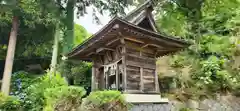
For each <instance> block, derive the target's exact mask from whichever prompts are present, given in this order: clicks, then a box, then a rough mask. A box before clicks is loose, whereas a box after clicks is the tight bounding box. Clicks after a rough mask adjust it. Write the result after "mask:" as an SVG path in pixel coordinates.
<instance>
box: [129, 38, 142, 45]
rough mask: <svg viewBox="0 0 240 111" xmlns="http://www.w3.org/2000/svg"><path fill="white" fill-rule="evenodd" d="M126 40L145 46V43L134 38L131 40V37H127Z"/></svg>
mask: <svg viewBox="0 0 240 111" xmlns="http://www.w3.org/2000/svg"><path fill="white" fill-rule="evenodd" d="M124 39H126V40H129V41H133V42H137V43H141V44H144V42H143V41H141V40H138V39H134V38H130V37H125V38H124Z"/></svg>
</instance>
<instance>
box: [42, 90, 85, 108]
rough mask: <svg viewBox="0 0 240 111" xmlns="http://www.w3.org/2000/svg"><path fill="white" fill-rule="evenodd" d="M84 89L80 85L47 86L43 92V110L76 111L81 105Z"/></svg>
mask: <svg viewBox="0 0 240 111" xmlns="http://www.w3.org/2000/svg"><path fill="white" fill-rule="evenodd" d="M85 94H86V91H85V90H84V88H82V87H74V86H61V87H57V88H49V89H47V90H46V92H44V97H45V98H46V107H45V108H44V111H76V110H77V109H79V107H80V106H81V102H82V97H83V96H84V95H85Z"/></svg>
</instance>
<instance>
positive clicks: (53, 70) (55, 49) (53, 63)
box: [50, 23, 60, 74]
mask: <svg viewBox="0 0 240 111" xmlns="http://www.w3.org/2000/svg"><path fill="white" fill-rule="evenodd" d="M59 33H60V30H59V24H58V23H57V24H56V29H55V35H54V45H53V52H52V60H51V70H50V74H55V73H56V67H57V58H58V46H59V36H60V34H59Z"/></svg>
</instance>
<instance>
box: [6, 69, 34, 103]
mask: <svg viewBox="0 0 240 111" xmlns="http://www.w3.org/2000/svg"><path fill="white" fill-rule="evenodd" d="M37 81H38V78H37V77H36V76H34V74H30V73H27V72H24V71H18V72H16V73H14V74H13V75H12V79H11V93H10V94H11V95H14V96H17V97H19V98H20V99H24V98H25V97H26V90H27V89H28V87H29V85H31V84H34V83H36V82H37Z"/></svg>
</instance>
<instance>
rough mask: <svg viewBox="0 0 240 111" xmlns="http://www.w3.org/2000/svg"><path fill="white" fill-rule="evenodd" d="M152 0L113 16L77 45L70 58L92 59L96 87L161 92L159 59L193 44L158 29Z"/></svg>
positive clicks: (68, 55)
mask: <svg viewBox="0 0 240 111" xmlns="http://www.w3.org/2000/svg"><path fill="white" fill-rule="evenodd" d="M152 11H153V6H152V3H151V2H145V3H144V4H143V5H141V6H140V7H138V8H137V9H135V10H133V11H132V12H130V13H129V14H128V15H127V16H126V17H123V18H119V17H115V18H113V19H112V20H111V21H110V22H109V23H108V24H107V25H105V26H104V27H103V28H102V29H101V30H99V31H98V32H97V33H95V34H94V35H93V36H92V37H90V38H89V39H88V40H86V41H85V42H83V43H82V44H80V45H79V46H77V47H76V48H75V49H73V50H72V51H71V52H70V53H69V54H67V57H68V59H72V60H74V59H77V60H83V61H90V62H92V63H93V68H92V85H91V87H92V90H106V89H107V90H108V89H109V90H119V91H121V92H123V93H125V94H158V93H159V91H160V89H159V84H158V74H157V73H156V59H157V58H158V57H161V56H164V55H167V54H170V53H174V52H177V51H179V50H181V49H184V48H186V47H188V46H189V44H188V43H187V42H185V41H182V40H179V39H176V38H175V37H169V36H165V35H162V34H160V33H158V30H157V27H156V24H155V21H154V18H153V16H152Z"/></svg>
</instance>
